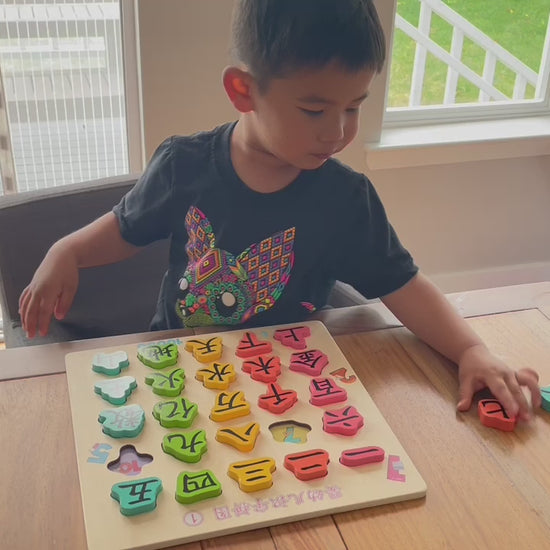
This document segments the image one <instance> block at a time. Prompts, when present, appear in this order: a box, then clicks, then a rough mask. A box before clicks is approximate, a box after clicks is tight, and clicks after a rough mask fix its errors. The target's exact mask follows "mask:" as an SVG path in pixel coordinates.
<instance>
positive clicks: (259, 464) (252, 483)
mask: <svg viewBox="0 0 550 550" xmlns="http://www.w3.org/2000/svg"><path fill="white" fill-rule="evenodd" d="M275 470H276V466H275V461H274V460H273V459H272V458H269V457H262V458H253V459H251V460H244V461H243V462H233V463H232V464H230V465H229V468H228V470H227V475H228V476H229V477H230V478H231V479H234V480H235V481H237V483H238V484H239V488H240V489H241V491H244V492H246V493H251V492H253V491H261V490H262V489H269V487H271V486H272V485H273V476H272V475H271V474H272V473H273V472H274V471H275Z"/></svg>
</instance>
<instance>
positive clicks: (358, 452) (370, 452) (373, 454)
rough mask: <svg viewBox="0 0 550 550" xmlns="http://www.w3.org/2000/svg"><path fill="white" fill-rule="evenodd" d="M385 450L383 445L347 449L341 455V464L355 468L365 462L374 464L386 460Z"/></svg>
mask: <svg viewBox="0 0 550 550" xmlns="http://www.w3.org/2000/svg"><path fill="white" fill-rule="evenodd" d="M384 456H385V452H384V449H382V448H381V447H359V448H357V449H347V450H346V451H342V454H341V455H340V464H343V465H344V466H349V467H350V468H354V467H356V466H363V464H373V463H375V462H382V461H383V460H384Z"/></svg>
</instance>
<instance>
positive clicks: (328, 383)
mask: <svg viewBox="0 0 550 550" xmlns="http://www.w3.org/2000/svg"><path fill="white" fill-rule="evenodd" d="M309 391H310V393H311V399H310V400H309V402H310V403H311V404H312V405H321V406H322V405H330V404H331V403H339V402H340V401H345V400H346V399H347V398H348V394H347V392H346V390H344V389H343V388H341V387H340V386H338V385H337V384H336V382H334V380H332V379H331V378H314V379H313V380H312V381H311V382H310V384H309Z"/></svg>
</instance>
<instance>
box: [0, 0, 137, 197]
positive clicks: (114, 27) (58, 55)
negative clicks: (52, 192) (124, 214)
mask: <svg viewBox="0 0 550 550" xmlns="http://www.w3.org/2000/svg"><path fill="white" fill-rule="evenodd" d="M0 71H1V73H2V77H3V82H4V88H5V95H6V103H7V112H8V120H9V127H10V133H11V145H12V152H13V159H14V164H15V173H16V181H17V191H28V190H32V189H40V188H44V187H52V186H57V185H63V184H67V183H76V182H80V181H85V180H88V179H95V178H99V177H105V176H111V175H116V174H124V173H127V172H128V151H127V150H128V147H127V133H126V113H125V97H124V77H123V63H122V45H121V24H120V2H119V1H118V0H117V1H113V0H92V1H84V0H71V1H68V0H11V1H9V0H0Z"/></svg>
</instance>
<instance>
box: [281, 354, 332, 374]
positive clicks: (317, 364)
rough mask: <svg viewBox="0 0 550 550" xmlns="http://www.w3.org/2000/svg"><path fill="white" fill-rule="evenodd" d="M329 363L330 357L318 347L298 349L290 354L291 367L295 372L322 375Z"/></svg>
mask: <svg viewBox="0 0 550 550" xmlns="http://www.w3.org/2000/svg"><path fill="white" fill-rule="evenodd" d="M327 365H328V357H327V356H326V355H325V354H324V353H323V352H322V351H319V350H318V349H311V350H307V351H297V352H295V353H293V354H292V355H291V356H290V364H289V367H288V368H289V369H290V370H291V371H294V372H303V373H305V374H309V375H310V376H320V374H321V372H323V369H324V368H325V367H326V366H327Z"/></svg>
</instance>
